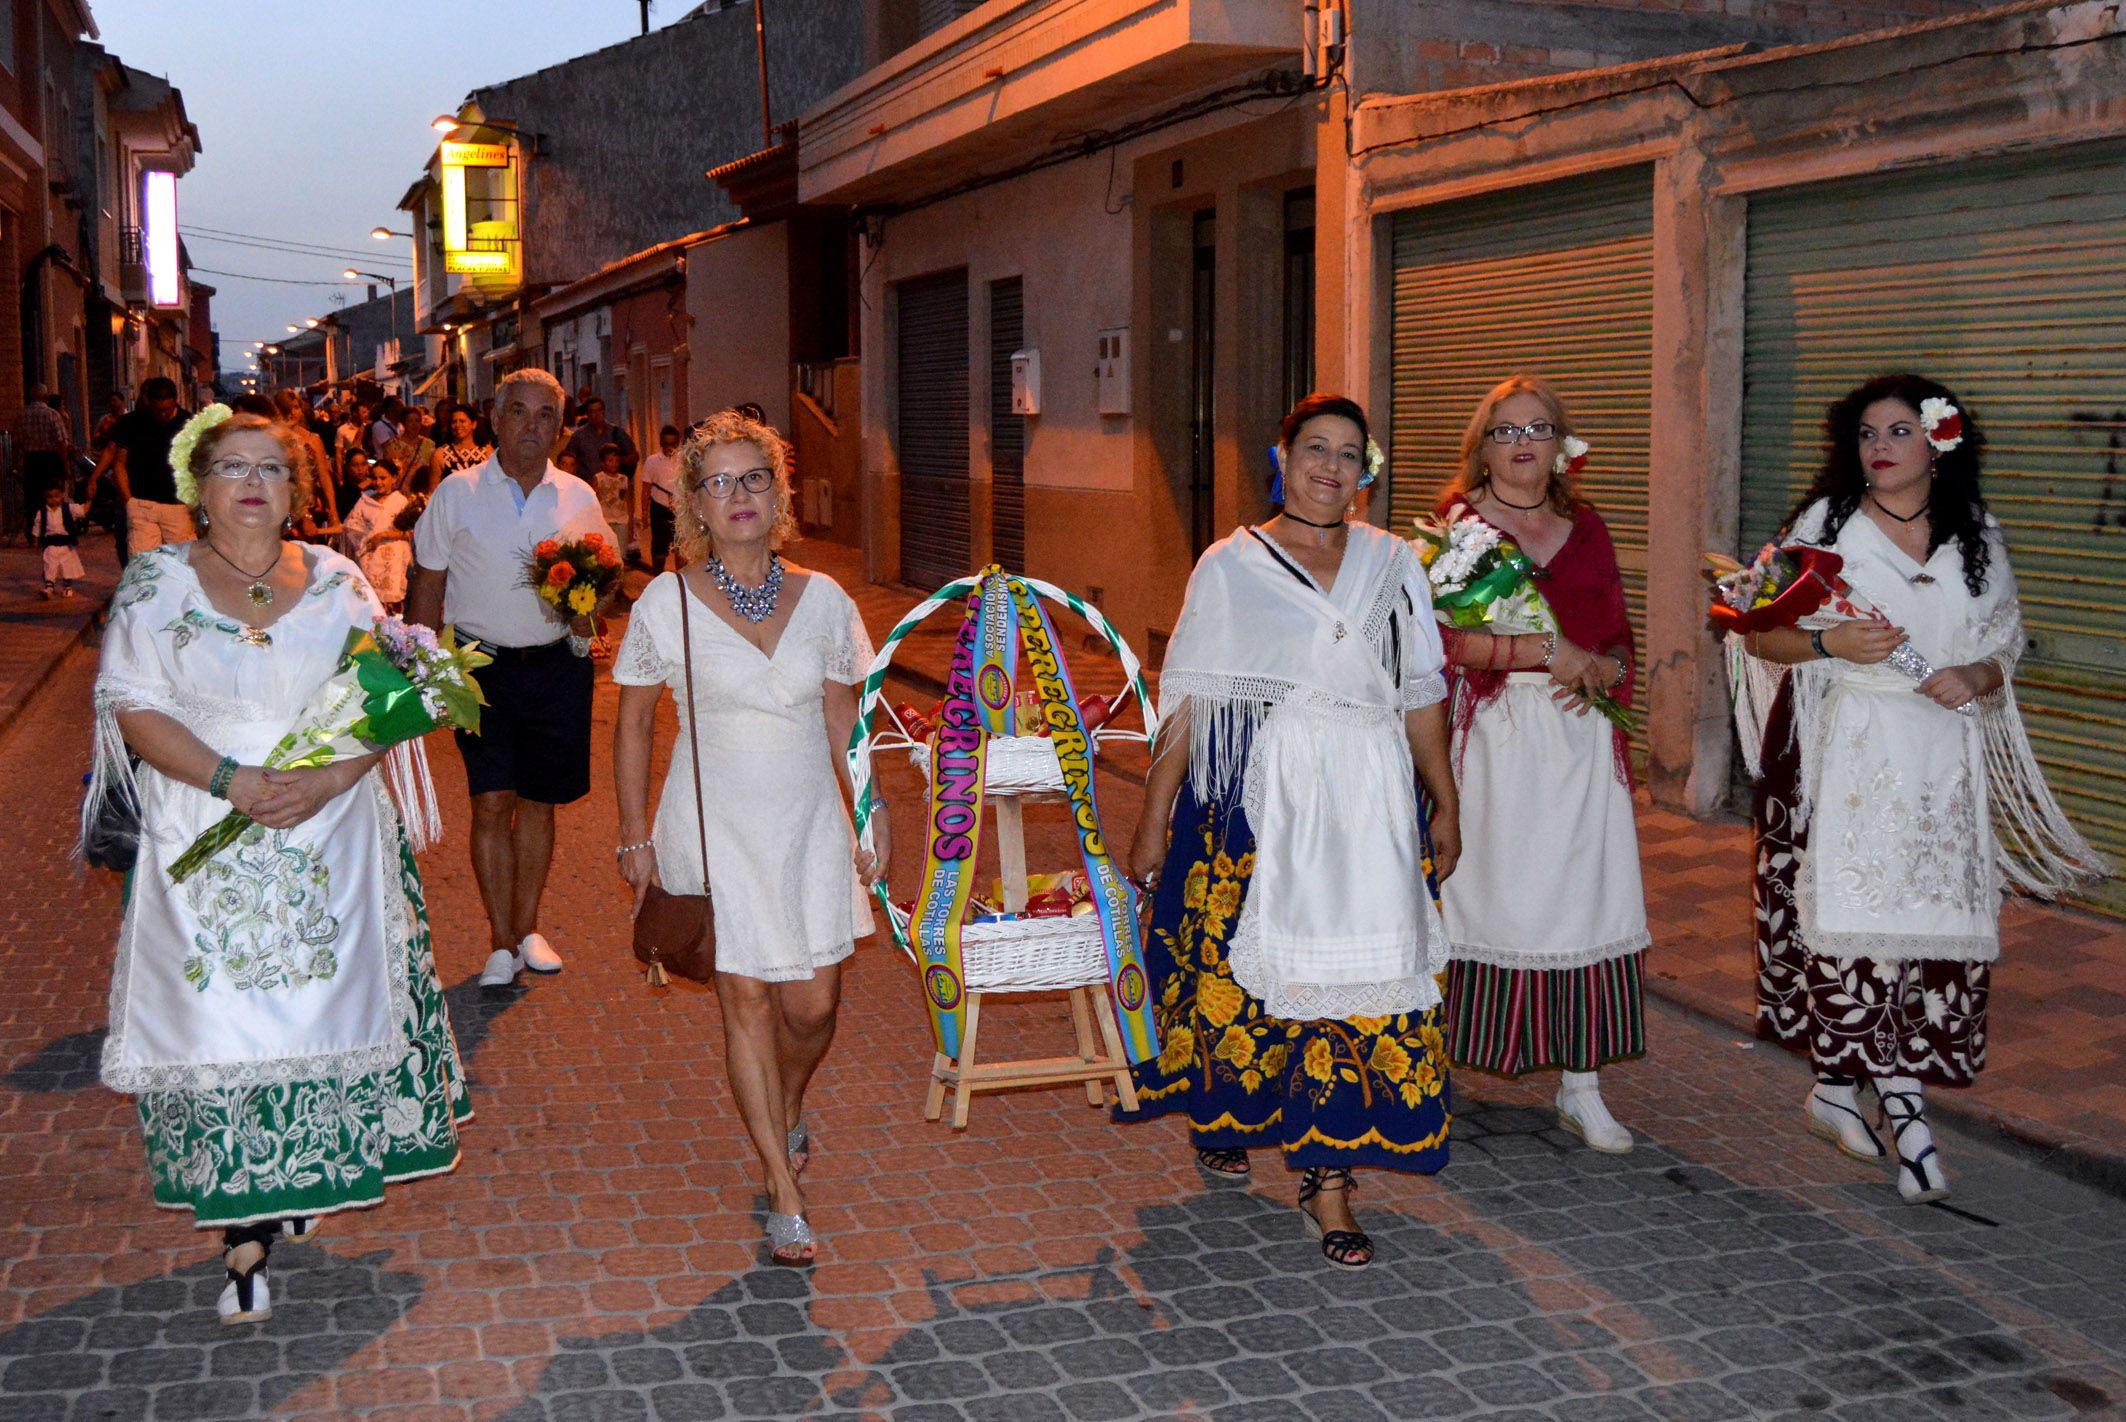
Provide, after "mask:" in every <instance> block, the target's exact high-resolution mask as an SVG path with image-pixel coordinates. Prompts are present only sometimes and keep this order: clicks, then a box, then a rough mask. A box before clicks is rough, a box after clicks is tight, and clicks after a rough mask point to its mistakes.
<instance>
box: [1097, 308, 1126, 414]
mask: <svg viewBox="0 0 2126 1422" xmlns="http://www.w3.org/2000/svg"><path fill="white" fill-rule="evenodd" d="M1098 341H1099V346H1098V349H1099V358H1098V360H1097V361H1095V363H1094V365H1093V394H1094V397H1095V399H1096V403H1097V408H1098V409H1099V411H1100V413H1101V414H1103V415H1126V414H1128V413H1129V327H1127V326H1116V327H1113V328H1111V329H1109V330H1105V331H1102V332H1100V333H1099V337H1098Z"/></svg>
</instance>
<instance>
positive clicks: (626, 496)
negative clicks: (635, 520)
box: [591, 441, 635, 557]
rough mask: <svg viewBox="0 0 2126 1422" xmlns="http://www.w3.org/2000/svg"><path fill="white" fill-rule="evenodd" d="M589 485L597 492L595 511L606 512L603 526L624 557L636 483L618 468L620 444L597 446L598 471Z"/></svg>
mask: <svg viewBox="0 0 2126 1422" xmlns="http://www.w3.org/2000/svg"><path fill="white" fill-rule="evenodd" d="M591 487H592V488H594V489H596V490H597V491H598V511H599V512H600V513H602V514H604V515H605V526H606V527H607V528H610V529H611V530H612V531H613V536H614V537H615V538H617V539H619V540H620V553H621V556H622V557H625V556H627V548H628V543H629V542H630V541H631V534H632V533H633V530H632V529H630V528H629V527H628V523H629V520H630V518H631V517H632V506H633V504H634V502H635V485H634V481H633V480H631V479H629V478H628V477H627V474H626V473H625V472H624V471H623V470H622V469H621V468H620V446H619V445H617V444H614V443H611V442H610V441H608V442H607V443H605V444H602V445H600V446H599V447H598V472H597V474H596V476H595V477H593V478H592V480H591Z"/></svg>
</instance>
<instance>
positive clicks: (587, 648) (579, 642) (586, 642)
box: [568, 632, 591, 657]
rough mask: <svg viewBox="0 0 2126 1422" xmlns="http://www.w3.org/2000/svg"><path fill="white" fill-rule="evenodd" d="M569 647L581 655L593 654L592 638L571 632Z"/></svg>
mask: <svg viewBox="0 0 2126 1422" xmlns="http://www.w3.org/2000/svg"><path fill="white" fill-rule="evenodd" d="M568 649H569V650H570V651H571V652H574V653H575V654H576V655H577V656H579V657H587V656H589V655H590V654H591V639H590V638H588V637H584V636H581V635H579V634H577V633H574V632H571V633H569V634H568Z"/></svg>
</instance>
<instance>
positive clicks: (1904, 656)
mask: <svg viewBox="0 0 2126 1422" xmlns="http://www.w3.org/2000/svg"><path fill="white" fill-rule="evenodd" d="M1705 562H1706V565H1707V569H1708V571H1707V573H1706V577H1707V578H1708V579H1709V580H1710V581H1711V583H1712V588H1713V596H1712V605H1711V607H1710V608H1709V609H1708V610H1707V616H1708V617H1709V618H1710V619H1711V621H1712V624H1713V627H1714V629H1715V630H1717V631H1720V632H1729V633H1734V634H1737V635H1744V634H1747V633H1751V632H1768V631H1771V630H1772V629H1774V628H1779V627H1802V628H1807V629H1809V630H1811V631H1821V630H1823V629H1825V628H1828V627H1836V626H1837V625H1838V624H1839V623H1841V622H1853V621H1857V620H1859V619H1861V618H1864V617H1872V618H1874V619H1876V620H1877V621H1883V620H1886V619H1884V618H1883V615H1882V611H1881V609H1879V608H1877V607H1876V606H1875V605H1874V604H1873V603H1871V602H1869V601H1868V600H1867V599H1866V598H1865V597H1863V596H1861V595H1860V594H1859V593H1857V592H1855V591H1854V590H1853V586H1852V584H1850V583H1848V582H1847V581H1846V580H1845V579H1844V578H1842V577H1840V576H1839V571H1840V570H1841V569H1842V568H1844V567H1845V559H1843V558H1841V557H1839V556H1838V555H1837V554H1836V553H1833V552H1832V551H1831V550H1830V549H1828V548H1812V547H1810V546H1809V545H1808V544H1805V543H1792V544H1787V545H1785V546H1781V545H1779V544H1777V543H1767V544H1765V545H1764V547H1762V548H1760V549H1758V550H1757V556H1756V557H1755V558H1752V559H1751V560H1750V561H1749V563H1748V564H1747V565H1744V564H1741V563H1737V562H1736V561H1735V560H1734V559H1732V558H1729V557H1726V556H1724V555H1722V554H1719V553H1708V554H1706V555H1705ZM1884 664H1885V665H1887V666H1890V667H1893V668H1895V669H1896V670H1898V671H1900V672H1903V673H1904V674H1905V675H1906V676H1908V677H1910V678H1912V680H1913V681H1914V682H1921V681H1925V680H1926V679H1927V678H1928V677H1930V676H1932V675H1934V664H1933V663H1932V662H1930V661H1928V660H1927V659H1926V658H1925V657H1924V656H1922V655H1920V651H1919V649H1918V648H1917V647H1915V646H1913V645H1912V643H1911V639H1909V638H1907V639H1906V640H1905V641H1902V642H1899V643H1898V644H1897V648H1896V650H1894V651H1892V652H1891V653H1890V655H1889V656H1888V657H1886V658H1884ZM1956 709H1957V712H1958V713H1959V714H1960V715H1965V716H1976V715H1977V714H1978V703H1977V702H1976V701H1968V702H1965V703H1964V704H1963V705H1962V706H1959V707H1957V708H1956Z"/></svg>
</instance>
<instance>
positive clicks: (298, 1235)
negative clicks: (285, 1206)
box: [280, 1215, 324, 1244]
mask: <svg viewBox="0 0 2126 1422" xmlns="http://www.w3.org/2000/svg"><path fill="white" fill-rule="evenodd" d="M323 1223H324V1219H323V1217H322V1216H319V1215H290V1216H288V1218H286V1219H284V1220H282V1221H281V1222H280V1231H281V1238H282V1239H285V1240H287V1241H288V1242H289V1243H290V1244H308V1243H309V1242H310V1239H311V1237H312V1236H314V1235H315V1234H316V1233H317V1227H318V1226H319V1225H321V1224H323Z"/></svg>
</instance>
